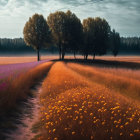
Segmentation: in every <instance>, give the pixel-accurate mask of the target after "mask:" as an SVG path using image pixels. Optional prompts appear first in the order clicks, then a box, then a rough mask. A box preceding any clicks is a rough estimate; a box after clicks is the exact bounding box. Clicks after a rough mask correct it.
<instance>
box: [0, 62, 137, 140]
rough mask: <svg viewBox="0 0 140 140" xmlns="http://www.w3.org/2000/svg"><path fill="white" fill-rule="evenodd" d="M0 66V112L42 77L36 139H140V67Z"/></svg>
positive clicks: (4, 110)
mask: <svg viewBox="0 0 140 140" xmlns="http://www.w3.org/2000/svg"><path fill="white" fill-rule="evenodd" d="M8 66H9V67H8ZM0 68H1V72H0V73H1V77H2V78H1V89H0V91H1V92H0V113H1V114H2V113H3V114H4V113H5V112H8V111H9V110H11V109H12V108H14V107H16V105H17V104H16V102H17V100H19V99H26V98H27V95H28V93H29V91H30V89H31V87H32V86H34V85H35V84H36V83H37V82H38V81H40V80H41V79H42V78H43V77H45V79H44V81H43V83H42V87H41V90H40V93H39V96H38V97H39V100H40V108H39V111H40V114H39V118H38V120H39V122H37V128H36V131H37V136H36V137H35V138H34V139H35V140H103V139H104V140H118V139H120V140H139V139H140V103H139V101H140V79H139V78H140V70H139V69H133V70H132V69H124V68H113V67H101V66H97V65H88V64H86V63H85V64H80V63H72V62H59V61H58V62H57V61H54V62H53V61H49V62H45V61H42V62H39V63H38V62H32V63H25V64H10V65H1V66H0ZM9 79H10V80H9ZM3 81H6V82H5V85H3V83H2V82H3ZM4 87H6V88H4ZM3 117H4V115H3ZM3 125H5V123H4V124H3V123H0V127H1V126H3ZM6 125H7V126H8V125H9V124H6ZM35 125H36V124H35ZM7 126H6V127H7ZM23 133H24V132H23Z"/></svg>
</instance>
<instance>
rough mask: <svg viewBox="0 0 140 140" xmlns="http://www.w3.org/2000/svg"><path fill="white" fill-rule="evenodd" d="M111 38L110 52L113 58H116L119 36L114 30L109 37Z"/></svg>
mask: <svg viewBox="0 0 140 140" xmlns="http://www.w3.org/2000/svg"><path fill="white" fill-rule="evenodd" d="M110 38H111V50H112V53H113V55H114V56H117V54H118V52H119V47H120V35H119V33H117V32H116V31H115V30H114V29H113V31H112V32H111V35H110Z"/></svg>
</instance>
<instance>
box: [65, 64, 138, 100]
mask: <svg viewBox="0 0 140 140" xmlns="http://www.w3.org/2000/svg"><path fill="white" fill-rule="evenodd" d="M67 66H68V67H69V68H71V69H72V70H74V71H76V72H78V73H79V74H81V75H83V76H85V77H86V78H88V79H89V80H90V81H93V82H97V83H99V84H102V85H105V86H106V87H107V88H109V89H112V90H115V91H117V92H120V93H121V94H123V95H125V96H129V97H132V98H134V99H138V100H139V99H140V79H139V78H140V71H138V70H133V71H132V70H128V69H114V68H98V67H91V66H87V65H81V64H74V63H68V64H67Z"/></svg>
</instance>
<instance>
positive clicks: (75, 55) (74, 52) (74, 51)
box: [74, 51, 76, 59]
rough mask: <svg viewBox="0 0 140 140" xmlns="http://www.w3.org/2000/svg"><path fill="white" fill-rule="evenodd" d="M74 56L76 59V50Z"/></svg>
mask: <svg viewBox="0 0 140 140" xmlns="http://www.w3.org/2000/svg"><path fill="white" fill-rule="evenodd" d="M74 58H75V59H76V53H75V51H74Z"/></svg>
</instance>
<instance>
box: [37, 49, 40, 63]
mask: <svg viewBox="0 0 140 140" xmlns="http://www.w3.org/2000/svg"><path fill="white" fill-rule="evenodd" d="M37 61H40V54H39V47H38V49H37Z"/></svg>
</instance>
